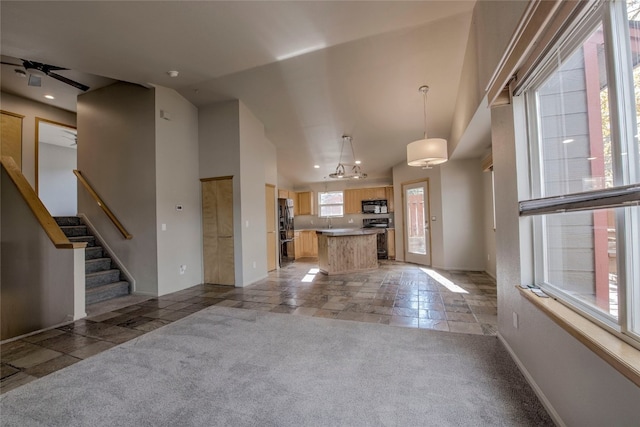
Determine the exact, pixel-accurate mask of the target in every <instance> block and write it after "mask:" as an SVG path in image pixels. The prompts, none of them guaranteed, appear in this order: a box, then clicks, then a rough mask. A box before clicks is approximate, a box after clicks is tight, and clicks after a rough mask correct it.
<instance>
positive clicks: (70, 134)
mask: <svg viewBox="0 0 640 427" xmlns="http://www.w3.org/2000/svg"><path fill="white" fill-rule="evenodd" d="M63 132H64V133H66V134H67V135H63V138H66V139H70V140H71V141H73V142H72V143H71V144H69V147H75V146H76V145H78V133H77V131H70V130H66V129H65V130H63Z"/></svg>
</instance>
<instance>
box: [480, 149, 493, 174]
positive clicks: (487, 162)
mask: <svg viewBox="0 0 640 427" xmlns="http://www.w3.org/2000/svg"><path fill="white" fill-rule="evenodd" d="M481 167H482V172H489V171H490V170H491V169H492V168H493V153H489V154H488V155H487V157H485V158H484V159H482V162H481Z"/></svg>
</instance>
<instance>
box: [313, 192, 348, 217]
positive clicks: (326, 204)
mask: <svg viewBox="0 0 640 427" xmlns="http://www.w3.org/2000/svg"><path fill="white" fill-rule="evenodd" d="M318 207H319V209H318V216H320V218H328V217H333V216H338V217H340V216H343V215H344V194H343V192H342V191H324V192H319V193H318Z"/></svg>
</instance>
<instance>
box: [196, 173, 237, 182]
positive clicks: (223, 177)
mask: <svg viewBox="0 0 640 427" xmlns="http://www.w3.org/2000/svg"><path fill="white" fill-rule="evenodd" d="M226 179H233V175H229V176H215V177H211V178H200V182H207V181H224V180H226Z"/></svg>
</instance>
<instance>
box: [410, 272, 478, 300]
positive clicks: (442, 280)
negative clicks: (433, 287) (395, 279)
mask: <svg viewBox="0 0 640 427" xmlns="http://www.w3.org/2000/svg"><path fill="white" fill-rule="evenodd" d="M420 270H422V271H424V272H425V273H427V275H429V277H431V278H432V279H433V280H435V281H436V282H438V283H439V284H440V285H442V286H444V287H445V288H447V289H449V290H450V291H451V292H455V293H457V294H468V293H469V292H467V291H465V290H464V289H462V288H461V287H460V286H458V285H456V284H455V283H453V282H452V281H451V280H449V279H447V278H446V277H444V276H443V275H441V274H439V273H436V272H435V271H433V270H430V269H428V268H420Z"/></svg>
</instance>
